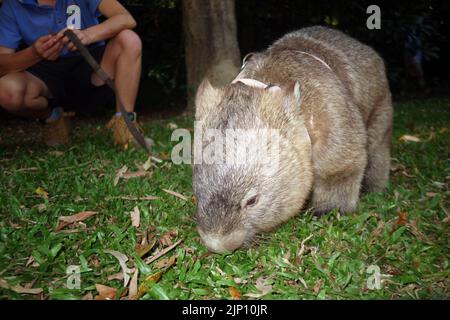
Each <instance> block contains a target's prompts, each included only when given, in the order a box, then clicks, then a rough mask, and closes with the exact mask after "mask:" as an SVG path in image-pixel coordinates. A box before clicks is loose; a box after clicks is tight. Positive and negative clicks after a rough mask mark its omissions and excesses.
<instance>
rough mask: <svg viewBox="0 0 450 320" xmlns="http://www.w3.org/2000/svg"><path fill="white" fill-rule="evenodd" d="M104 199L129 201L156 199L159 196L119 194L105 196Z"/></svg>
mask: <svg viewBox="0 0 450 320" xmlns="http://www.w3.org/2000/svg"><path fill="white" fill-rule="evenodd" d="M105 199H106V200H113V199H121V200H130V201H145V200H158V199H160V197H155V196H144V197H131V196H120V197H106V198H105Z"/></svg>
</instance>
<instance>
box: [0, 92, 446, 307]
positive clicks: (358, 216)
mask: <svg viewBox="0 0 450 320" xmlns="http://www.w3.org/2000/svg"><path fill="white" fill-rule="evenodd" d="M106 120H107V119H103V120H94V121H78V122H76V127H75V128H74V132H73V143H72V145H71V146H69V147H65V148H61V149H59V151H61V152H55V150H54V149H48V148H46V147H43V146H41V145H39V143H38V138H39V135H38V133H39V126H38V125H37V124H34V123H32V122H19V124H17V123H9V122H6V121H3V122H2V125H1V126H0V168H1V170H0V215H1V216H0V298H1V299H80V298H81V297H83V296H84V295H86V294H88V293H89V292H91V293H92V294H93V296H94V297H95V296H96V295H97V290H96V287H95V285H96V284H104V285H107V286H110V287H114V288H117V289H119V291H118V293H117V296H119V295H120V294H121V293H122V292H123V289H122V287H123V281H121V280H108V276H109V275H112V274H114V273H118V272H120V270H121V269H120V266H119V263H118V260H117V259H116V258H115V257H113V256H112V255H111V254H109V253H105V250H116V251H119V252H122V253H124V254H126V255H127V256H128V257H129V259H130V260H129V261H128V266H129V267H130V268H132V267H134V266H136V267H137V268H138V269H139V271H140V272H139V284H142V283H143V282H144V281H145V279H146V277H147V276H148V275H152V274H155V273H157V272H158V271H160V270H162V269H161V268H163V267H162V266H160V264H157V262H158V261H156V262H153V263H151V264H149V265H145V263H143V262H142V259H140V258H138V256H137V254H136V253H135V245H136V243H137V242H138V241H140V240H141V239H142V234H143V233H145V232H147V233H148V235H149V237H151V238H152V239H155V240H160V239H161V236H162V235H164V234H166V232H168V231H169V230H174V229H176V230H177V231H178V235H176V234H175V235H173V237H172V242H175V241H176V240H177V239H183V242H182V243H181V244H180V245H179V246H177V247H176V248H175V249H174V250H172V251H170V252H169V253H167V254H166V255H164V256H163V257H162V258H161V259H165V258H169V257H172V256H173V255H176V256H177V260H176V262H175V264H174V265H172V266H170V267H168V268H167V270H166V272H165V273H164V274H163V275H162V277H161V279H160V280H159V281H158V282H157V283H156V284H152V283H150V282H149V284H148V286H147V290H146V291H145V292H144V294H143V296H142V299H164V298H170V299H231V298H232V296H231V294H230V287H234V288H236V289H237V290H238V291H239V292H240V293H241V294H242V298H243V299H249V298H250V297H248V296H245V294H258V293H260V290H259V289H258V288H257V280H259V281H258V283H260V282H261V279H262V277H264V278H267V280H266V285H267V286H268V288H270V286H271V290H270V291H269V292H268V293H267V294H266V295H264V296H262V297H260V299H418V298H425V299H428V298H440V299H442V298H443V299H448V298H450V294H449V280H450V278H449V275H450V272H449V252H450V251H449V238H450V237H449V222H448V221H449V218H448V216H449V194H450V192H449V189H448V186H449V182H450V166H449V146H450V130H449V128H448V127H449V124H450V100H428V101H417V102H413V103H402V104H397V105H396V106H395V120H394V122H395V129H394V137H393V168H394V170H392V172H391V173H392V175H391V183H390V187H389V189H388V190H387V191H386V192H385V193H382V194H369V195H364V196H363V197H362V198H361V201H360V203H359V206H358V209H357V210H356V212H354V213H352V214H349V215H345V216H339V215H338V214H337V213H336V212H331V213H330V214H328V215H326V216H324V217H322V218H320V219H317V218H315V217H313V216H312V214H311V213H309V212H307V213H304V214H302V215H299V216H298V217H296V218H295V219H292V220H291V221H289V222H288V223H286V224H285V225H283V226H282V227H281V228H279V229H278V230H276V231H275V232H273V233H271V234H267V235H265V236H263V237H262V238H261V240H260V243H259V245H258V246H255V247H253V248H250V249H247V250H239V251H237V252H235V253H234V254H231V255H205V253H206V252H207V251H206V248H205V247H204V246H203V245H202V244H201V242H200V239H199V236H198V234H197V233H196V230H195V224H194V221H193V213H194V211H195V204H194V203H193V201H191V196H192V188H191V178H192V176H191V175H192V171H191V168H190V167H189V166H176V165H173V164H171V163H170V161H164V162H163V163H155V164H156V166H157V167H156V168H153V170H152V175H151V176H150V177H141V178H136V179H130V180H123V179H121V180H120V181H119V183H118V184H117V185H116V186H114V184H113V180H114V177H115V175H116V172H117V171H118V170H119V169H120V168H121V167H122V166H123V165H127V166H128V167H129V168H130V170H132V171H133V170H136V165H135V162H136V161H138V162H140V163H144V162H145V161H146V160H147V157H146V155H145V154H144V152H142V151H141V150H127V151H125V152H119V151H118V150H117V149H116V148H115V147H114V146H112V144H111V143H110V141H111V140H110V136H109V135H108V134H106V133H105V131H103V130H102V126H103V124H104V122H105V121H106ZM171 122H172V123H176V124H177V125H178V126H179V127H184V128H191V127H192V125H193V124H192V119H189V118H183V117H177V118H172V119H168V120H163V121H151V122H146V123H145V125H144V128H145V130H146V132H147V134H148V135H150V136H151V137H152V138H154V140H155V141H156V142H157V145H156V147H155V151H156V154H157V155H159V156H161V153H163V155H162V157H164V154H165V155H167V154H170V151H171V148H172V146H173V145H174V144H175V143H173V142H170V134H171V129H170V128H169V126H168V124H169V123H171ZM404 134H409V135H415V136H417V137H419V138H420V139H421V142H405V141H401V140H399V138H400V137H401V136H403V135H404ZM30 168H31V169H30ZM39 187H40V188H42V189H44V190H45V191H47V192H48V198H45V197H43V196H41V195H39V194H37V193H36V189H37V188H39ZM162 189H170V190H173V191H176V192H178V193H181V194H183V195H185V196H186V197H187V198H188V201H185V200H182V199H179V198H177V197H175V196H173V195H170V194H168V193H166V192H164V191H163V190H162ZM147 195H152V196H158V197H160V199H158V200H148V201H147V200H144V201H139V200H137V201H134V200H124V199H121V198H120V197H124V196H132V197H142V196H147ZM135 206H137V207H138V208H139V210H140V213H141V225H140V227H138V228H135V227H133V226H132V225H131V220H130V211H132V210H133V208H134V207H135ZM81 211H97V212H98V214H97V215H96V216H93V217H90V218H88V219H87V220H85V221H84V222H83V223H84V224H85V226H83V225H74V226H68V227H66V228H65V229H64V230H71V228H75V229H78V230H79V232H77V233H61V232H55V231H54V229H55V227H56V225H57V224H58V217H59V216H68V215H72V214H75V213H78V212H81ZM405 214H406V215H405ZM399 216H402V217H405V216H406V220H405V221H403V222H404V224H403V225H402V223H401V222H402V221H401V220H399ZM445 219H446V220H445ZM310 235H311V238H309V239H308V240H307V241H305V242H304V248H303V253H302V256H301V258H296V255H297V253H299V250H300V249H301V243H302V240H304V239H306V238H307V237H309V236H310ZM162 248H164V244H162V243H161V242H160V241H157V243H156V245H155V247H154V248H153V249H152V250H151V251H150V252H149V253H148V254H147V255H146V256H144V258H143V259H145V258H146V257H148V256H152V255H154V254H155V251H156V252H157V251H158V250H161V249H162ZM30 257H31V258H30ZM161 259H160V260H161ZM69 265H78V266H80V268H81V287H80V289H68V288H67V287H66V282H67V275H66V268H67V267H68V266H69ZM370 265H376V266H378V267H379V268H380V272H381V274H382V277H381V278H382V287H381V288H380V289H379V290H371V289H369V288H368V287H367V281H368V279H369V277H370V274H368V273H367V269H368V267H369V266H370ZM15 285H21V286H22V287H25V286H29V287H33V288H42V289H43V292H42V293H41V294H37V295H36V294H19V293H17V292H16V291H17V290H14V289H11V286H15ZM8 287H9V288H8ZM258 287H260V285H258ZM16 288H17V287H16Z"/></svg>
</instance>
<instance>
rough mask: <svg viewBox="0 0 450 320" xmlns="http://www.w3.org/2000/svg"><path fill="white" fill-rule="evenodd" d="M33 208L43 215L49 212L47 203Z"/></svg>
mask: <svg viewBox="0 0 450 320" xmlns="http://www.w3.org/2000/svg"><path fill="white" fill-rule="evenodd" d="M33 208H36V209H37V211H38V212H39V213H42V212H44V211H46V210H47V206H46V205H45V203H40V204H38V205H35V206H34V207H33Z"/></svg>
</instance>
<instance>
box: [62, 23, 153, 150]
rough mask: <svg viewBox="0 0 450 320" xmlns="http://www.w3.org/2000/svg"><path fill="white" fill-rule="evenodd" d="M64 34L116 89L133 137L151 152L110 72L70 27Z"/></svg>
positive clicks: (115, 93) (96, 71) (117, 98)
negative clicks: (120, 95)
mask: <svg viewBox="0 0 450 320" xmlns="http://www.w3.org/2000/svg"><path fill="white" fill-rule="evenodd" d="M64 35H65V36H66V37H67V38H69V40H70V41H71V42H72V43H73V44H74V45H75V47H76V48H77V49H78V51H79V52H80V54H81V56H82V57H83V59H84V60H85V61H86V62H87V63H88V64H89V66H90V67H91V68H92V69H93V70H94V72H95V73H96V74H97V75H98V76H99V77H100V79H102V81H103V82H105V83H106V84H107V85H108V87H110V88H111V89H112V90H113V91H114V95H115V96H116V101H117V104H118V105H119V110H120V112H121V113H122V117H123V119H124V120H125V124H126V125H127V128H128V130H129V131H130V133H131V135H132V136H133V138H134V139H135V140H136V141H137V142H138V143H139V145H140V146H141V147H142V148H143V149H144V150H145V151H146V152H147V153H150V150H149V149H148V146H147V143H146V141H145V138H144V136H143V135H142V133H140V132H139V130H138V129H137V128H136V126H135V125H134V124H133V122H132V121H131V120H130V118H129V117H128V112H127V111H126V110H125V107H124V106H123V104H122V101H121V100H120V97H119V95H118V94H117V90H116V86H115V84H114V81H113V80H112V79H111V78H110V77H109V76H108V74H107V73H106V72H105V70H103V69H102V67H100V65H99V64H98V62H97V61H96V60H95V58H94V57H93V56H92V55H91V53H90V52H89V50H88V49H87V48H86V46H85V45H84V44H82V43H81V41H80V39H79V38H78V36H77V35H76V34H75V33H74V32H73V31H72V30H70V29H67V30H66V31H65V32H64Z"/></svg>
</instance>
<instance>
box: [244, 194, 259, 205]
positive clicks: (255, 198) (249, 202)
mask: <svg viewBox="0 0 450 320" xmlns="http://www.w3.org/2000/svg"><path fill="white" fill-rule="evenodd" d="M258 199H259V196H258V195H255V196H253V197H251V198H250V199H248V200H247V202H246V203H245V207H246V208H248V207H252V206H254V205H255V204H257V203H258Z"/></svg>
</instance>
